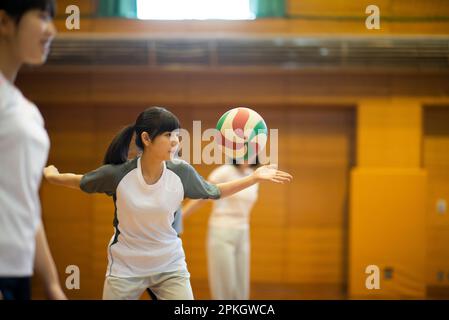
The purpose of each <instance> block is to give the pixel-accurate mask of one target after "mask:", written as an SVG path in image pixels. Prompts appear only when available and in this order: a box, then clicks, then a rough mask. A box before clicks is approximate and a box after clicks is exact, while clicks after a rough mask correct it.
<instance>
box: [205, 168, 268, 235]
mask: <svg viewBox="0 0 449 320" xmlns="http://www.w3.org/2000/svg"><path fill="white" fill-rule="evenodd" d="M252 173H253V170H252V169H251V168H247V169H245V171H243V172H242V171H240V170H239V169H238V168H237V167H236V166H234V165H232V164H225V165H222V166H220V167H218V168H216V169H215V170H214V171H212V173H211V174H210V175H209V178H208V181H209V182H211V183H214V184H219V183H224V182H229V181H232V180H236V179H241V178H244V177H246V176H248V175H250V174H252ZM258 191H259V184H254V185H252V186H251V187H249V188H246V189H244V190H242V191H240V192H237V193H236V194H233V195H232V196H229V197H226V198H223V199H219V200H216V201H214V204H213V209H212V214H211V216H210V218H209V225H210V226H214V227H225V228H235V229H247V228H249V215H250V212H251V209H252V208H253V206H254V204H255V202H256V201H257V195H258Z"/></svg>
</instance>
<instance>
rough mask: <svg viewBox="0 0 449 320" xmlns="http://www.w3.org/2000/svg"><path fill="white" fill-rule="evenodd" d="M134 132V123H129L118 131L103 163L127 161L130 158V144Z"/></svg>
mask: <svg viewBox="0 0 449 320" xmlns="http://www.w3.org/2000/svg"><path fill="white" fill-rule="evenodd" d="M133 134H134V126H133V125H129V126H127V127H125V128H123V129H122V130H121V131H120V132H119V133H117V135H116V136H115V137H114V139H113V140H112V142H111V144H110V145H109V147H108V150H107V151H106V154H105V155H104V160H103V164H121V163H125V162H126V161H127V160H128V151H129V144H130V143H131V139H132V137H133Z"/></svg>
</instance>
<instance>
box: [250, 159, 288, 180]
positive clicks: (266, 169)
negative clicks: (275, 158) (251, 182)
mask: <svg viewBox="0 0 449 320" xmlns="http://www.w3.org/2000/svg"><path fill="white" fill-rule="evenodd" d="M253 175H254V177H255V178H256V180H257V181H264V180H265V181H272V182H276V183H282V184H283V183H284V182H290V181H292V179H293V177H292V175H291V174H289V173H287V172H284V171H280V170H277V165H276V164H271V165H266V166H262V167H259V168H258V169H257V170H256V171H254V173H253Z"/></svg>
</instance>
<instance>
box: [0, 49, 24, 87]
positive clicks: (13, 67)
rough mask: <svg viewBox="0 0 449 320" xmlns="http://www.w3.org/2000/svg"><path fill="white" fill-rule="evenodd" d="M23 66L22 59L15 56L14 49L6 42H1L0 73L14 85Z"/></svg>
mask: <svg viewBox="0 0 449 320" xmlns="http://www.w3.org/2000/svg"><path fill="white" fill-rule="evenodd" d="M21 66H22V63H21V62H20V59H18V58H17V57H16V56H15V55H14V53H13V52H12V49H11V48H10V47H9V46H8V45H7V44H5V43H4V42H0V72H1V73H3V75H4V77H5V78H6V79H7V80H8V81H9V82H11V83H14V81H16V77H17V73H18V72H19V69H20V67H21Z"/></svg>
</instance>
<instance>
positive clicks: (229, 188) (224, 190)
mask: <svg viewBox="0 0 449 320" xmlns="http://www.w3.org/2000/svg"><path fill="white" fill-rule="evenodd" d="M257 182H258V180H257V179H256V178H255V177H254V175H249V176H247V177H245V178H241V179H237V180H234V181H230V182H225V183H219V184H217V187H218V188H219V189H220V192H221V198H224V197H228V196H230V195H233V194H234V193H237V192H239V191H242V190H243V189H246V188H248V187H250V186H252V185H253V184H255V183H257Z"/></svg>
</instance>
